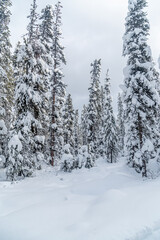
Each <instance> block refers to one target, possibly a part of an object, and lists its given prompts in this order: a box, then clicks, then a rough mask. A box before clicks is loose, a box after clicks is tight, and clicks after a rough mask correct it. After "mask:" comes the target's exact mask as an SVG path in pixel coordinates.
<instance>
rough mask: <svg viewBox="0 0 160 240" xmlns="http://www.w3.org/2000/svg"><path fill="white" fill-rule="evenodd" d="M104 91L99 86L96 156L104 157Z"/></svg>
mask: <svg viewBox="0 0 160 240" xmlns="http://www.w3.org/2000/svg"><path fill="white" fill-rule="evenodd" d="M103 110H104V89H103V86H101V94H100V111H99V116H100V117H99V125H98V128H99V130H98V156H99V157H103V156H104V121H103V120H104V118H103V117H104V116H103V114H104V111H103Z"/></svg>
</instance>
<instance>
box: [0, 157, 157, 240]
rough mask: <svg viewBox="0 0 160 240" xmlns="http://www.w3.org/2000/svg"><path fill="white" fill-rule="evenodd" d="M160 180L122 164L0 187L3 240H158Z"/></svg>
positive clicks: (45, 173)
mask: <svg viewBox="0 0 160 240" xmlns="http://www.w3.org/2000/svg"><path fill="white" fill-rule="evenodd" d="M159 239H160V179H159V178H158V179H155V180H145V181H144V180H142V179H141V177H140V176H139V175H136V174H135V173H133V172H132V170H130V169H128V168H127V167H126V166H125V164H124V163H123V161H121V162H119V163H118V164H113V165H109V164H107V163H105V162H104V161H102V160H101V161H99V162H98V163H97V166H96V167H94V168H92V169H90V170H88V169H81V170H77V171H73V172H72V173H58V174H56V173H55V171H54V170H51V169H46V170H45V171H43V172H42V171H41V172H38V173H37V177H34V178H29V179H25V180H23V181H21V182H18V183H13V184H10V183H9V182H0V240H159Z"/></svg>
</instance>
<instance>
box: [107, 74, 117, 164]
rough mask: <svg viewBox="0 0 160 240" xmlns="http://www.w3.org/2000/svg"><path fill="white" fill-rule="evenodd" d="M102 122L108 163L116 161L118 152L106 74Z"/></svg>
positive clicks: (115, 127)
mask: <svg viewBox="0 0 160 240" xmlns="http://www.w3.org/2000/svg"><path fill="white" fill-rule="evenodd" d="M103 124H104V148H105V149H104V152H105V156H106V158H107V161H108V162H110V163H113V162H116V161H117V156H118V152H119V147H118V136H117V126H116V120H115V117H114V114H113V108H112V99H111V92H110V78H109V75H108V71H107V75H106V78H105V84H104V108H103Z"/></svg>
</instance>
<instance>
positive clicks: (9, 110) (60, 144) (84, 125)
mask: <svg viewBox="0 0 160 240" xmlns="http://www.w3.org/2000/svg"><path fill="white" fill-rule="evenodd" d="M128 3H129V8H128V9H129V10H128V15H127V17H126V23H125V34H124V37H123V40H124V45H123V55H124V56H125V57H127V66H126V68H125V69H124V75H125V79H124V86H123V93H119V95H118V114H117V119H116V118H115V116H114V111H113V103H112V97H111V95H112V94H111V84H112V83H111V79H110V77H109V71H107V74H106V78H105V81H104V84H101V81H100V77H101V59H95V60H94V61H93V63H91V72H90V74H91V81H90V86H89V89H88V90H89V99H88V103H87V104H86V105H84V106H83V109H82V112H81V114H79V111H78V110H74V107H73V102H72V96H71V94H66V91H67V89H66V84H65V83H64V81H63V79H64V75H63V71H62V67H63V65H64V64H66V60H65V56H64V47H63V46H62V44H61V41H62V31H61V25H62V5H61V3H60V2H58V3H57V4H56V5H55V7H52V6H51V5H47V6H46V7H45V8H44V9H42V11H41V14H38V12H37V1H36V0H33V3H32V5H31V9H30V15H29V16H28V21H29V23H28V26H27V33H26V35H25V36H24V37H23V40H22V42H18V44H17V46H16V49H15V51H14V53H13V55H12V54H11V43H10V30H9V22H10V15H11V12H10V10H9V8H10V7H11V1H10V0H4V1H1V2H0V20H1V21H0V168H4V169H5V172H6V178H7V179H9V180H12V181H13V180H17V179H21V178H24V177H29V176H32V175H33V174H34V172H35V171H36V170H39V169H42V168H43V167H45V166H46V165H48V166H50V167H56V168H57V169H59V170H61V171H65V172H71V171H72V170H73V169H81V168H83V167H85V168H91V167H94V166H96V161H98V159H99V158H103V159H105V160H106V162H108V163H109V164H111V163H116V162H117V161H118V160H119V159H121V157H123V158H124V159H125V160H126V162H127V164H128V165H129V166H130V167H132V168H134V169H135V170H136V171H137V172H138V173H141V174H142V176H143V177H150V176H153V174H155V172H156V174H157V173H159V172H160V168H159V162H160V123H159V119H160V111H159V108H160V101H159V94H160V82H159V74H158V72H157V71H156V69H155V66H154V63H153V60H152V56H151V50H150V47H149V46H148V44H147V38H148V35H149V22H148V19H147V14H146V13H145V11H144V8H145V7H146V6H147V2H146V0H129V1H128ZM155 169H156V170H155Z"/></svg>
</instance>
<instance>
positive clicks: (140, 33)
mask: <svg viewBox="0 0 160 240" xmlns="http://www.w3.org/2000/svg"><path fill="white" fill-rule="evenodd" d="M128 4H129V12H128V15H127V17H126V24H125V27H126V31H125V34H124V37H123V40H124V49H123V55H124V56H127V57H128V61H127V67H126V69H125V71H124V74H125V80H124V82H125V88H126V89H125V91H124V101H125V132H126V136H125V155H126V158H127V163H128V165H129V166H131V167H133V168H134V169H135V170H136V171H137V172H139V173H142V176H143V177H147V176H148V173H149V170H150V169H149V167H148V164H149V162H150V160H151V159H153V158H155V157H156V155H157V153H158V151H157V148H158V145H159V144H158V138H159V133H158V132H157V127H156V118H157V113H158V111H159V110H158V107H159V98H158V93H157V90H156V84H157V81H158V80H157V74H156V71H155V68H154V64H153V61H152V56H151V50H150V47H149V46H148V44H147V38H148V35H149V22H148V19H147V16H146V13H145V11H144V8H145V7H146V6H147V2H146V0H129V2H128ZM157 135H158V136H157ZM156 158H157V157H156ZM156 158H155V161H156ZM157 160H159V159H157Z"/></svg>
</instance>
